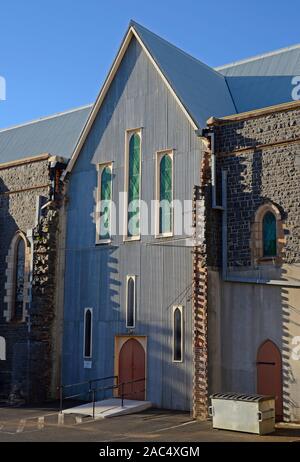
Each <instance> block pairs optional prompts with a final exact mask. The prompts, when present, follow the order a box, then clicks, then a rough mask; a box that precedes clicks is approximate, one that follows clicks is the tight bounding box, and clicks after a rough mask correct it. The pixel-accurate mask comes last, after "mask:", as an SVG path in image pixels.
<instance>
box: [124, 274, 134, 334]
mask: <svg viewBox="0 0 300 462" xmlns="http://www.w3.org/2000/svg"><path fill="white" fill-rule="evenodd" d="M126 327H128V328H133V327H135V276H127V300H126Z"/></svg>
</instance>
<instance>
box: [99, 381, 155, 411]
mask: <svg viewBox="0 0 300 462" xmlns="http://www.w3.org/2000/svg"><path fill="white" fill-rule="evenodd" d="M137 382H146V377H143V378H142V379H136V380H130V381H129V382H122V383H117V385H112V386H110V387H101V388H93V389H92V390H91V392H92V396H93V401H92V402H93V414H92V415H93V419H95V402H96V400H95V398H96V392H99V391H106V390H115V389H120V387H121V390H122V392H121V407H124V398H125V396H128V395H133V394H137V393H141V392H142V391H146V388H144V389H143V390H139V391H136V392H130V393H124V386H125V385H129V384H130V383H137Z"/></svg>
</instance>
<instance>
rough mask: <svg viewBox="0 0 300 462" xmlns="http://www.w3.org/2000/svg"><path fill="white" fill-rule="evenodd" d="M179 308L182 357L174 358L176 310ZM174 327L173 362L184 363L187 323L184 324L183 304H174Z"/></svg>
mask: <svg viewBox="0 0 300 462" xmlns="http://www.w3.org/2000/svg"><path fill="white" fill-rule="evenodd" d="M177 309H179V311H180V314H181V359H174V357H175V350H174V344H175V311H176V310H177ZM172 325H173V326H172V327H173V336H172V362H173V363H183V362H184V337H185V325H184V307H183V305H173V311H172Z"/></svg>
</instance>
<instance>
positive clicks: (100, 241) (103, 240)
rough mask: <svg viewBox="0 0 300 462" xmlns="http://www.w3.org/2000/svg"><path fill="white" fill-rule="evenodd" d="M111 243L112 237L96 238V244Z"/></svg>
mask: <svg viewBox="0 0 300 462" xmlns="http://www.w3.org/2000/svg"><path fill="white" fill-rule="evenodd" d="M111 243H112V239H99V240H96V242H95V245H107V244H111Z"/></svg>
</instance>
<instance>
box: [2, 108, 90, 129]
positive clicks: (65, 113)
mask: <svg viewBox="0 0 300 462" xmlns="http://www.w3.org/2000/svg"><path fill="white" fill-rule="evenodd" d="M93 105H94V103H91V104H86V105H84V106H79V107H76V108H73V109H68V110H66V111H63V112H55V113H54V114H50V115H48V116H44V117H39V118H38V119H33V120H29V121H27V122H24V123H20V124H17V125H11V126H10V127H5V128H0V133H3V132H6V131H9V130H14V129H16V128H21V127H26V126H27V125H32V124H36V123H39V122H43V121H44V120H50V119H55V118H56V117H60V116H64V115H67V114H71V113H72V112H77V111H81V110H83V109H88V108H89V107H90V108H91V107H93Z"/></svg>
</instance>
